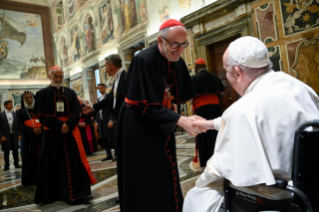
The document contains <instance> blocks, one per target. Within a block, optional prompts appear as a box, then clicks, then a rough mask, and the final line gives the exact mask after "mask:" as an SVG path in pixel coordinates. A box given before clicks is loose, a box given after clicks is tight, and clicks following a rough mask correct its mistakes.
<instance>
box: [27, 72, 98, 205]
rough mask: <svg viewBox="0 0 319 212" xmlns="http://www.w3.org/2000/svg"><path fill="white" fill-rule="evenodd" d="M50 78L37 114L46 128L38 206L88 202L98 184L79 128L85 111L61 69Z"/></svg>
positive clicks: (39, 96) (39, 97) (38, 99)
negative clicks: (67, 86)
mask: <svg viewBox="0 0 319 212" xmlns="http://www.w3.org/2000/svg"><path fill="white" fill-rule="evenodd" d="M49 78H50V79H51V85H50V86H48V87H47V88H44V89H42V90H40V91H38V92H37V94H36V99H35V105H34V111H33V113H34V114H35V115H38V117H39V119H40V122H41V124H42V126H43V127H44V132H43V140H42V147H41V155H40V161H39V169H38V170H39V172H38V182H37V189H36V194H35V203H37V204H40V203H52V202H54V201H57V200H61V201H64V202H66V203H68V204H77V203H83V202H88V200H89V199H91V198H92V196H90V195H91V187H90V183H91V184H94V183H96V180H95V179H94V178H93V176H92V174H91V169H90V165H89V163H88V161H87V159H86V155H85V151H84V148H83V144H82V140H81V134H80V131H79V129H78V127H77V124H78V122H79V113H80V112H81V107H80V104H79V101H78V99H77V96H76V93H75V92H74V91H73V90H71V89H69V88H65V87H62V82H63V70H62V69H61V68H60V67H57V66H55V67H52V68H51V69H50V72H49ZM65 124H66V125H65ZM67 128H68V129H69V130H66V129H67ZM62 131H63V133H62Z"/></svg>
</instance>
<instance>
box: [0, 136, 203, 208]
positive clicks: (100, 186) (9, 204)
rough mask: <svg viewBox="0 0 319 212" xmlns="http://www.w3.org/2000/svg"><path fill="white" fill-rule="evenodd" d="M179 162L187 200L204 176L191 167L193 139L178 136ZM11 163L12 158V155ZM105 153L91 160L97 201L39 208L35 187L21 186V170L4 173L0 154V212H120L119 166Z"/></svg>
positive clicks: (92, 187)
mask: <svg viewBox="0 0 319 212" xmlns="http://www.w3.org/2000/svg"><path fill="white" fill-rule="evenodd" d="M176 145H177V158H178V165H179V173H180V179H181V186H182V190H183V194H184V196H185V195H186V193H187V192H188V191H189V189H191V188H192V187H194V185H195V181H196V179H197V178H198V176H199V175H200V173H201V172H202V171H201V170H199V171H193V170H192V169H190V167H189V164H190V162H191V160H192V159H193V157H194V153H195V141H194V137H191V136H189V135H188V134H187V133H178V134H176ZM10 157H11V158H10V160H11V161H12V160H13V159H12V155H11V154H10ZM104 157H105V150H100V151H98V152H95V153H93V155H92V156H88V161H89V163H90V166H91V170H92V173H93V175H94V177H95V178H96V179H97V181H98V182H97V183H96V184H94V185H92V186H91V190H92V195H93V196H94V199H93V200H92V202H91V204H87V205H85V204H81V205H68V204H66V203H64V202H61V201H57V202H55V203H53V204H48V205H43V206H38V205H35V204H34V202H33V198H34V194H35V188H36V187H35V186H29V187H24V186H22V185H21V169H15V168H14V166H11V167H10V170H8V171H3V167H4V161H3V159H4V158H3V152H0V166H1V169H0V210H1V211H19V212H27V211H28V212H30V211H34V212H41V211H45V212H51V211H52V212H53V211H54V212H57V211H59V212H70V211H89V212H97V211H103V212H117V211H120V208H119V205H118V204H116V203H115V200H116V199H117V197H118V191H117V173H116V162H112V161H104V162H101V159H102V158H104Z"/></svg>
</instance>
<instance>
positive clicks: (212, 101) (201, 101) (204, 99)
mask: <svg viewBox="0 0 319 212" xmlns="http://www.w3.org/2000/svg"><path fill="white" fill-rule="evenodd" d="M218 104H219V99H218V96H217V95H216V94H208V95H204V96H200V97H197V98H196V99H195V100H194V103H193V105H194V108H195V110H196V109H197V108H200V107H202V106H205V105H218Z"/></svg>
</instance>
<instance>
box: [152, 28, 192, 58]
mask: <svg viewBox="0 0 319 212" xmlns="http://www.w3.org/2000/svg"><path fill="white" fill-rule="evenodd" d="M157 42H158V47H159V50H160V52H161V54H162V55H163V56H164V57H165V58H166V59H167V60H169V61H172V62H176V61H178V60H179V58H180V56H181V55H182V53H183V51H184V50H185V48H186V47H187V46H188V42H187V32H186V29H185V27H183V26H173V27H168V28H165V29H162V30H161V31H160V33H159V36H158V37H157Z"/></svg>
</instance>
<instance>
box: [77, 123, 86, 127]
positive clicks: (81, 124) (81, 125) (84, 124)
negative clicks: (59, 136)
mask: <svg viewBox="0 0 319 212" xmlns="http://www.w3.org/2000/svg"><path fill="white" fill-rule="evenodd" d="M78 125H79V127H86V123H84V122H79V123H78Z"/></svg>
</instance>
